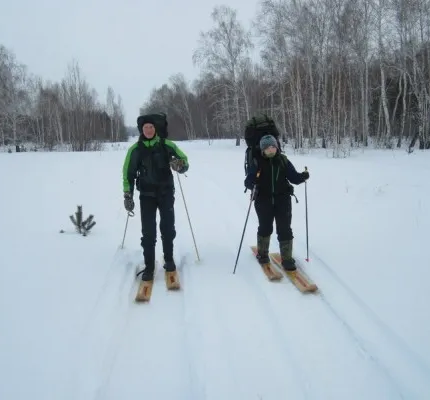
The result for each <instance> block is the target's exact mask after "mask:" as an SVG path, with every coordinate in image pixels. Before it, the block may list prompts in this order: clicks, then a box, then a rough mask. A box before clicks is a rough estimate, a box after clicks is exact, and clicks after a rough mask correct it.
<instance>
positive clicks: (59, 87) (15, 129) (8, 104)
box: [0, 45, 127, 151]
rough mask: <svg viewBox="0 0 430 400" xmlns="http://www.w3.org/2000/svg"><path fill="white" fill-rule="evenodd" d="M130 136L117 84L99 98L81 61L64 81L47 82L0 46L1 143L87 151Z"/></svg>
mask: <svg viewBox="0 0 430 400" xmlns="http://www.w3.org/2000/svg"><path fill="white" fill-rule="evenodd" d="M126 138H127V130H126V127H125V123H124V111H123V105H122V100H121V96H120V95H118V96H117V95H116V94H115V92H114V90H113V89H112V87H108V90H107V96H106V101H105V103H102V102H100V101H99V100H98V94H97V92H96V90H95V89H93V88H91V87H90V85H89V84H88V82H87V81H86V80H85V78H84V76H83V74H82V71H81V69H80V67H79V64H78V63H77V62H76V61H72V62H71V63H70V64H69V65H68V66H67V71H66V74H65V76H64V78H63V79H62V80H61V82H55V83H52V82H49V81H48V82H44V81H43V80H42V79H41V78H40V77H37V76H34V75H32V74H30V73H29V72H28V70H27V67H26V66H25V65H24V64H22V63H20V62H18V60H17V59H16V56H15V54H14V53H13V52H12V51H11V50H9V49H7V48H6V47H4V46H2V45H0V145H3V146H9V147H11V146H17V149H19V148H20V147H21V146H25V145H28V144H31V146H32V148H33V149H34V150H36V149H37V148H44V149H48V150H52V149H54V148H55V147H56V146H61V148H66V149H69V150H72V151H87V150H95V149H99V148H100V146H101V144H102V143H103V142H106V141H110V142H117V141H124V140H126Z"/></svg>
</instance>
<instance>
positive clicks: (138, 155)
mask: <svg viewBox="0 0 430 400" xmlns="http://www.w3.org/2000/svg"><path fill="white" fill-rule="evenodd" d="M174 159H179V160H183V161H184V164H185V168H186V170H187V169H188V167H189V164H188V158H187V156H186V155H185V154H184V153H183V152H182V151H181V150H180V149H179V147H178V146H177V145H176V144H175V143H174V142H172V141H171V140H168V139H164V138H163V139H161V138H160V137H159V136H158V135H155V136H154V137H153V138H152V139H151V140H148V139H146V138H144V136H143V135H141V136H140V137H139V140H138V141H137V142H136V143H134V144H133V145H132V146H131V147H130V148H129V150H128V152H127V155H126V157H125V160H124V165H123V170H122V175H123V191H124V192H131V193H133V192H134V189H135V188H136V189H137V190H138V191H140V193H141V195H149V196H156V195H157V194H160V193H162V192H164V191H166V190H167V189H170V188H172V187H173V186H174V181H173V174H172V171H171V169H170V161H172V160H174ZM135 181H136V184H135Z"/></svg>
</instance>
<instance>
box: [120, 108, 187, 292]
mask: <svg viewBox="0 0 430 400" xmlns="http://www.w3.org/2000/svg"><path fill="white" fill-rule="evenodd" d="M137 128H138V131H139V133H140V136H139V139H138V141H137V142H136V143H134V144H133V145H132V146H131V147H130V148H129V150H128V152H127V155H126V157H125V160H124V165H123V191H124V207H125V209H126V210H127V211H129V212H132V211H133V210H134V206H135V205H134V200H133V194H134V189H137V190H138V191H139V192H140V193H139V201H140V215H141V224H142V238H141V246H142V248H143V256H144V264H145V268H144V270H143V272H142V282H141V285H140V288H139V292H138V296H137V299H141V300H145V299H147V298H148V297H149V296H150V295H151V290H152V284H153V279H154V269H155V245H156V242H157V222H156V215H157V209H158V211H159V214H160V233H161V241H162V246H163V253H164V262H165V263H164V266H163V268H164V269H165V275H166V282H167V279H168V278H172V279H173V280H175V279H176V284H177V285H179V281H178V280H177V276H176V264H175V261H174V258H173V241H174V239H175V237H176V230H175V209H174V204H175V185H174V179H173V174H172V171H171V169H173V170H174V171H176V172H178V173H180V174H183V173H185V172H186V171H187V170H188V168H189V163H188V158H187V156H186V155H185V154H184V153H183V152H182V151H181V150H180V149H179V147H178V146H177V145H176V144H175V143H174V142H172V141H171V140H169V139H167V138H166V136H167V119H166V116H165V114H150V115H143V116H140V117H139V118H138V119H137Z"/></svg>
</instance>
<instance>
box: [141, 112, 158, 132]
mask: <svg viewBox="0 0 430 400" xmlns="http://www.w3.org/2000/svg"><path fill="white" fill-rule="evenodd" d="M145 124H152V125H154V126H155V120H154V118H153V117H152V115H141V116H139V117H138V118H137V130H138V131H139V133H143V125H145Z"/></svg>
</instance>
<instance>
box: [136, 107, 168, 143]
mask: <svg viewBox="0 0 430 400" xmlns="http://www.w3.org/2000/svg"><path fill="white" fill-rule="evenodd" d="M148 117H150V118H151V119H152V120H153V121H154V126H155V130H156V132H157V135H158V136H159V137H160V138H162V139H165V138H167V136H168V135H169V132H168V131H167V125H168V124H167V115H166V114H165V113H162V112H160V113H154V114H147V115H141V116H140V117H139V118H138V119H137V125H138V126H139V125H143V123H142V122H143V120H144V119H146V118H148Z"/></svg>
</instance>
